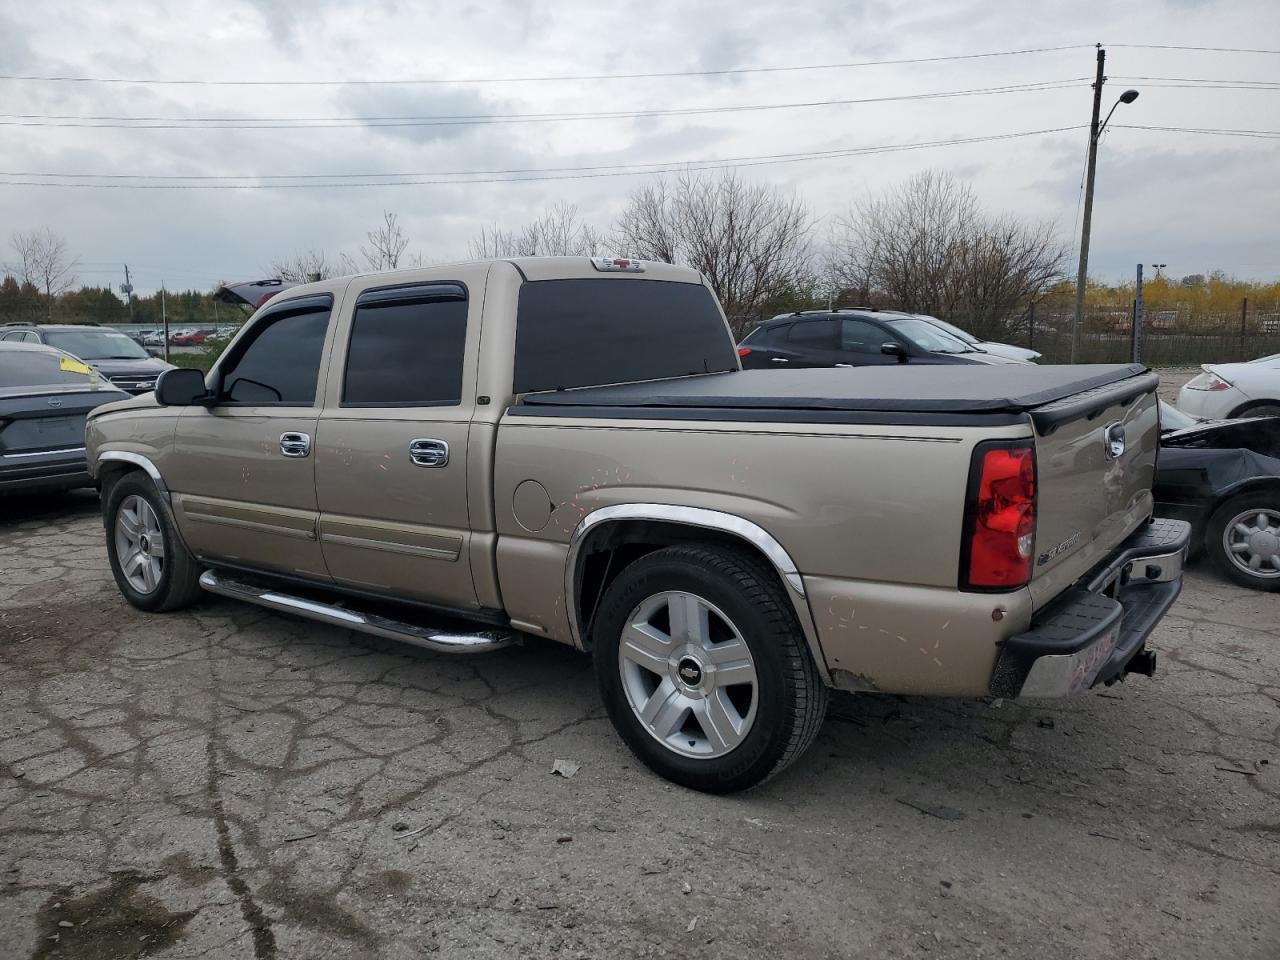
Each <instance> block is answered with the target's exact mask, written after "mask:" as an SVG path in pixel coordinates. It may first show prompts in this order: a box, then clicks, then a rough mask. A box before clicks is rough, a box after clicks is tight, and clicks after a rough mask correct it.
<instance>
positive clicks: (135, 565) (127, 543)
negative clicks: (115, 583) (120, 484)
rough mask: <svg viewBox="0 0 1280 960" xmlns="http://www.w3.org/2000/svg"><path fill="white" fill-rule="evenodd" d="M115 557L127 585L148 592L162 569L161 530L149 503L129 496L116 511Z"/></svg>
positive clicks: (152, 588)
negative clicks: (127, 582)
mask: <svg viewBox="0 0 1280 960" xmlns="http://www.w3.org/2000/svg"><path fill="white" fill-rule="evenodd" d="M115 536H116V560H117V561H118V562H119V564H120V571H121V572H122V573H123V574H124V578H125V579H126V580H127V581H129V586H131V587H133V589H134V590H137V591H138V593H151V592H152V591H153V590H155V589H156V588H157V587H159V586H160V576H161V574H162V573H163V572H164V533H163V532H162V531H161V529H160V519H159V517H157V516H156V512H155V511H154V510H152V509H151V504H149V503H147V501H146V500H144V499H143V498H142V497H139V496H137V495H132V496H128V497H125V498H124V499H123V500H122V501H120V506H119V508H117V510H116V531H115Z"/></svg>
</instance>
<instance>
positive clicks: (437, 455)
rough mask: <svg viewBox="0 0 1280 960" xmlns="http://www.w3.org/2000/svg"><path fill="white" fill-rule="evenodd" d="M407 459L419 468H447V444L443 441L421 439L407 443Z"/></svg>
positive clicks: (427, 438)
mask: <svg viewBox="0 0 1280 960" xmlns="http://www.w3.org/2000/svg"><path fill="white" fill-rule="evenodd" d="M409 459H410V460H412V461H413V462H414V463H415V464H416V465H417V466H419V467H447V466H448V465H449V444H448V443H447V442H446V441H444V440H432V439H431V438H429V437H423V438H420V439H418V440H410V441H409Z"/></svg>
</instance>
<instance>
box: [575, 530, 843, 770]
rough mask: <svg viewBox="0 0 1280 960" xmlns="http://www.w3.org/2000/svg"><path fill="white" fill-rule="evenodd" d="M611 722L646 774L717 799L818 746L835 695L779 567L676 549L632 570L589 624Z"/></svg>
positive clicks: (729, 554) (721, 552)
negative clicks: (813, 654) (776, 571)
mask: <svg viewBox="0 0 1280 960" xmlns="http://www.w3.org/2000/svg"><path fill="white" fill-rule="evenodd" d="M592 639H593V644H594V659H595V672H596V682H597V685H598V686H599V689H600V694H601V697H602V698H603V700H604V704H605V708H606V709H607V710H608V712H609V718H610V719H611V720H612V721H613V725H614V728H615V729H616V730H617V731H618V733H619V735H620V736H621V737H622V739H623V740H624V741H626V744H627V746H628V747H630V748H631V750H632V752H633V753H635V755H636V756H637V757H638V758H639V759H640V760H641V761H642V762H643V763H645V765H647V766H648V767H649V768H650V769H652V770H653V771H655V772H656V773H658V774H660V775H661V776H663V777H666V778H667V779H668V780H672V781H674V782H676V783H679V784H682V785H683V786H686V787H691V788H693V789H695V790H703V791H706V792H709V793H730V792H733V791H735V790H744V789H746V788H748V787H752V786H755V785H756V784H758V783H761V782H763V781H764V780H767V779H768V778H769V777H772V776H774V775H775V774H777V773H780V772H781V771H782V770H784V769H785V768H786V767H787V766H789V765H790V764H791V763H793V762H794V761H795V760H796V759H797V758H798V757H799V756H800V755H801V754H802V753H804V751H805V750H806V749H807V748H808V746H809V744H810V743H812V742H813V739H814V737H815V736H816V735H817V732H818V729H819V727H820V726H821V725H822V718H823V716H824V715H825V713H826V707H827V689H826V687H825V686H824V685H823V683H822V679H821V677H819V675H818V670H817V667H816V665H815V664H814V662H813V658H812V657H811V656H810V654H809V650H808V647H807V646H806V644H805V640H804V637H803V634H802V632H801V630H800V625H799V623H798V622H797V621H796V617H795V612H794V611H793V609H792V608H791V604H790V601H789V600H788V599H787V596H786V594H785V593H784V592H783V589H782V586H781V584H780V583H779V582H778V579H777V577H776V575H775V574H774V572H773V571H772V570H771V569H769V568H767V567H766V566H764V565H763V564H761V563H760V562H758V561H756V560H755V559H754V558H752V557H750V556H748V555H746V554H743V553H738V552H735V551H731V550H725V549H712V548H705V547H695V546H678V547H669V548H666V549H663V550H658V551H656V552H654V553H651V554H648V555H647V556H645V557H643V558H641V559H640V560H637V561H636V562H635V563H633V564H631V565H630V566H628V567H627V568H626V569H624V570H623V571H622V572H621V573H620V574H619V575H618V576H617V578H616V579H615V580H614V581H613V582H612V583H611V584H610V585H609V588H608V590H606V591H605V595H604V597H603V599H602V600H601V603H600V606H599V609H598V610H597V613H596V617H595V623H594V625H593V628H592Z"/></svg>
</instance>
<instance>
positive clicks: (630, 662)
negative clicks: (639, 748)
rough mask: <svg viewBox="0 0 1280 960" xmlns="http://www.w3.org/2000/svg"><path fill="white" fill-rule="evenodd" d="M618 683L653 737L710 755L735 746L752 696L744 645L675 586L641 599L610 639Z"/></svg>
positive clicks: (750, 715)
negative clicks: (617, 638)
mask: <svg viewBox="0 0 1280 960" xmlns="http://www.w3.org/2000/svg"><path fill="white" fill-rule="evenodd" d="M618 669H619V672H620V673H621V675H622V688H623V690H624V691H625V692H626V695H627V702H628V703H629V704H630V705H631V709H632V711H633V712H634V713H635V715H636V719H638V720H639V721H640V724H641V726H643V727H644V728H645V729H646V730H647V731H648V732H649V735H650V736H652V737H653V738H654V739H655V740H657V741H658V742H659V743H661V744H662V745H663V746H665V747H667V748H668V749H669V750H673V751H674V752H676V753H679V754H682V755H684V756H686V757H697V758H699V759H710V758H713V757H721V756H724V755H725V754H727V753H729V752H730V751H731V750H733V749H734V748H735V747H737V746H738V745H739V744H741V743H742V741H743V740H744V739H745V738H746V736H747V734H748V733H750V731H751V726H752V724H753V723H754V721H755V717H756V704H757V701H758V699H759V695H758V691H757V683H756V665H755V660H754V658H753V657H752V656H751V650H750V648H749V647H748V646H747V643H746V641H745V640H743V638H742V634H741V633H740V632H739V631H738V628H737V627H735V626H734V625H733V623H732V621H730V620H729V618H728V617H726V616H725V615H724V613H722V612H721V611H720V610H719V609H717V608H716V607H715V606H713V605H712V604H711V603H709V602H707V601H706V600H704V599H702V598H701V597H698V596H695V595H694V594H692V593H683V592H679V591H675V590H670V591H666V592H664V593H656V594H654V595H653V596H651V597H648V598H647V599H645V600H643V601H642V602H641V603H640V604H639V605H638V606H636V608H635V609H634V610H632V611H631V614H630V615H629V616H628V617H627V622H626V626H624V627H623V630H622V641H621V643H619V644H618Z"/></svg>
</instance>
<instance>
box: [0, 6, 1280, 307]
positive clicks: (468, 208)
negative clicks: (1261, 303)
mask: <svg viewBox="0 0 1280 960" xmlns="http://www.w3.org/2000/svg"><path fill="white" fill-rule="evenodd" d="M1162 9H1163V10H1164V11H1165V12H1166V14H1167V15H1157V14H1158V13H1159V11H1160V10H1162ZM67 24H75V29H74V30H70V29H67V28H66V25H67ZM1082 24H1083V25H1086V26H1084V27H1082V26H1081V25H1082ZM1082 30H1087V34H1083V33H1082ZM1278 32H1280V8H1278V7H1277V5H1276V4H1275V3H1274V2H1271V0H1249V2H1239V3H1236V2H1232V3H1227V2H1226V0H1206V2H1204V3H1183V2H1178V0H1169V3H1168V4H1167V5H1166V6H1165V7H1163V8H1161V7H1157V8H1156V14H1153V9H1152V7H1151V5H1150V3H1148V2H1146V0H1081V2H1080V3H1078V4H1073V5H1071V6H1069V7H1067V6H1063V5H1061V4H1058V3H1052V2H1047V0H1046V2H1013V0H1009V2H996V0H920V2H918V3H916V4H911V5H904V4H894V3H888V2H884V0H865V2H857V0H812V2H810V3H806V4H802V5H797V4H793V3H783V2H780V0H762V2H760V3H755V4H749V5H743V4H741V3H740V2H730V0H708V2H706V3H699V4H688V3H687V2H681V0H652V2H651V3H649V4H646V5H645V6H644V7H642V8H640V7H636V6H635V5H634V4H629V3H623V2H621V0H596V2H591V3H581V4H579V3H571V2H564V3H561V4H557V5H556V6H554V7H551V8H539V7H537V6H535V5H533V4H529V3H527V2H523V0H494V2H488V3H478V2H477V3H463V4H459V5H453V6H448V7H441V6H438V5H422V4H412V3H404V2H399V0H373V2H369V3H363V4H361V5H360V7H359V8H358V9H357V8H353V7H351V6H350V5H348V4H339V3H336V2H330V0H291V2H287V3H286V2H274V0H216V2H215V0H193V2H192V3H190V4H181V5H169V6H168V7H162V8H155V7H153V6H150V5H143V4H142V3H140V2H139V0H118V2H116V3H112V4H93V3H89V2H88V0H65V2H63V3H60V4H59V6H58V9H57V15H56V16H49V15H48V11H45V10H43V9H42V8H39V7H37V6H36V5H32V4H28V5H10V6H9V7H6V9H5V11H4V13H3V14H0V63H3V64H4V66H5V68H6V70H7V71H8V72H39V73H58V74H77V75H99V76H144V77H146V76H150V77H173V78H181V77H197V78H226V79H252V78H277V79H317V78H333V77H346V78H357V77H358V78H383V79H389V78H401V77H459V76H466V77H495V76H511V75H562V74H581V73H636V72H651V71H662V70H691V69H718V70H719V69H734V68H739V67H743V66H757V65H786V64H796V63H832V62H842V61H848V60H863V59H872V58H890V57H892V58H897V57H929V56H939V55H946V54H954V53H966V52H979V51H990V50H1000V49H1012V48H1022V47H1032V46H1058V45H1060V44H1066V43H1089V42H1091V41H1092V40H1093V39H1095V38H1096V37H1104V38H1107V39H1109V40H1112V41H1116V42H1118V41H1121V40H1126V39H1127V40H1135V41H1137V42H1143V43H1175V44H1176V43H1183V44H1199V45H1209V46H1212V45H1223V46H1232V45H1235V44H1237V43H1240V42H1241V39H1240V38H1242V37H1262V36H1269V35H1276V34H1277V33H1278ZM1244 45H1246V46H1248V45H1253V44H1252V43H1245V44H1244ZM1110 53H1111V56H1110V59H1109V61H1108V72H1109V73H1110V74H1111V75H1113V77H1115V78H1116V79H1114V80H1113V83H1112V85H1109V86H1108V92H1110V91H1111V90H1112V88H1113V86H1114V87H1120V84H1122V83H1123V84H1128V83H1130V82H1131V81H1127V80H1123V79H1120V78H1122V77H1125V76H1135V75H1148V76H1204V77H1242V78H1247V77H1254V76H1256V77H1258V78H1262V79H1265V78H1267V77H1268V76H1269V74H1268V72H1267V71H1268V70H1270V69H1271V68H1272V66H1273V65H1272V64H1271V62H1270V60H1267V59H1265V58H1259V57H1252V58H1251V57H1249V56H1245V55H1239V56H1232V55H1228V54H1208V53H1204V54H1194V53H1185V52H1183V53H1179V52H1172V51H1151V50H1137V49H1124V48H1120V47H1113V48H1112V49H1111V51H1110ZM1092 58H1093V52H1092V50H1091V49H1087V48H1086V49H1080V50H1070V51H1062V52H1057V53H1044V54H1039V55H1035V56H1027V57H1008V58H1000V59H990V60H974V61H959V62H949V63H936V64H917V65H912V66H901V67H873V68H864V69H856V70H831V71H816V72H798V73H773V74H744V75H729V76H724V77H719V78H697V77H680V78H669V79H647V80H629V81H623V82H608V81H594V82H574V83H525V84H484V85H476V84H467V85H461V86H436V85H423V86H345V87H344V86H303V87H218V86H145V85H120V84H112V85H94V84H37V83H21V84H19V83H12V82H11V83H0V94H3V102H4V103H5V105H6V106H8V107H9V110H8V111H7V112H10V113H36V114H77V115H145V116H179V117H181V116H354V115H393V114H395V115H398V114H444V113H513V112H552V111H591V110H606V109H610V108H616V107H618V106H619V105H626V106H627V107H630V108H636V109H644V108H648V107H662V106H672V107H686V106H688V107H701V106H716V105H727V104H748V103H769V102H787V101H800V100H814V99H833V98H848V97H874V96H885V95H892V94H897V93H911V92H922V91H930V90H943V89H955V88H966V87H981V86H992V85H996V84H1000V83H1012V82H1025V81H1032V80H1050V79H1061V78H1067V77H1080V76H1085V75H1088V74H1090V73H1091V72H1092ZM1089 96H1090V94H1089V90H1088V88H1087V84H1083V83H1082V84H1079V85H1078V86H1077V87H1076V88H1074V89H1070V90H1061V91H1052V92H1049V93H1043V94H1011V95H1007V96H991V97H974V98H963V99H953V100H945V101H912V102H899V103H886V104H879V105H876V104H867V105H861V106H845V107H827V108H813V109H806V110H790V111H770V112H762V113H738V114H733V113H730V114H720V115H716V114H709V115H703V116H696V117H686V118H655V119H647V120H643V121H630V120H619V121H605V122H596V121H591V122H573V123H557V124H543V123H538V124H511V125H490V126H479V127H435V128H398V129H385V128H384V129H364V128H349V129H339V130H305V131H294V130H255V131H247V130H219V131H209V130H172V131H158V130H157V131H142V130H87V129H75V128H66V129H59V128H51V127H27V128H22V127H13V126H0V157H3V158H4V159H3V161H0V163H2V164H3V166H4V167H5V169H6V170H9V171H17V172H37V173H38V172H64V173H83V172H97V173H118V174H139V173H149V174H186V175H230V174H299V173H351V172H409V171H431V170H492V169H501V168H511V167H563V166H577V165H592V164H609V163H626V162H634V161H662V162H670V161H680V160H688V159H701V158H713V157H735V156H751V155H761V154H775V153H789V152H798V151H807V150H822V149H834V148H839V147H848V146H866V145H876V144H891V143H910V142H914V141H921V140H934V139H943V138H949V137H971V136H979V135H983V134H991V133H1003V132H1011V131H1016V130H1029V129H1037V128H1042V127H1056V126H1067V125H1072V124H1079V123H1083V122H1085V121H1086V120H1087V118H1088V109H1089ZM1274 96H1275V95H1274V93H1258V92H1240V91H1210V90H1204V91H1201V90H1186V89H1174V88H1158V87H1154V86H1148V87H1147V88H1145V89H1144V90H1143V94H1142V97H1141V99H1140V100H1139V102H1138V103H1137V104H1135V105H1134V106H1132V107H1128V108H1125V110H1124V112H1123V114H1118V115H1117V121H1115V122H1120V119H1119V118H1120V117H1121V116H1123V117H1124V122H1129V123H1144V124H1159V125H1175V126H1178V125H1183V126H1193V125H1202V126H1220V127H1262V128H1268V129H1269V128H1270V127H1271V126H1272V122H1271V119H1270V118H1271V116H1272V114H1273V113H1274V110H1273V103H1272V98H1274ZM1084 137H1085V134H1084V133H1083V131H1074V132H1070V133H1064V134H1059V135H1054V136H1049V137H1042V138H1039V139H1028V140H1018V141H1000V142H991V143H983V144H974V145H971V146H960V147H946V148H937V149H934V150H927V151H919V152H912V153H900V154H887V155H882V156H864V157H853V158H841V159H833V160H825V161H821V162H812V163H795V164H780V165H769V166H759V167H751V168H746V169H744V170H743V175H744V176H748V177H750V178H752V179H754V180H757V181H761V182H769V183H774V184H778V185H779V186H781V187H783V188H784V189H788V190H792V191H794V192H796V193H797V194H798V195H800V196H802V197H804V198H805V199H806V200H807V201H808V202H809V204H810V205H811V206H812V208H813V209H814V211H815V213H817V214H819V215H820V216H822V215H826V214H829V213H833V212H838V211H841V210H844V209H846V208H847V207H848V205H849V203H850V202H851V201H852V200H853V199H855V198H857V197H859V196H862V195H864V194H866V193H868V192H875V191H878V190H882V189H885V188H886V187H888V186H891V185H893V184H894V183H896V182H897V181H898V180H900V179H901V178H903V177H905V176H909V175H910V174H912V173H914V172H916V171H918V170H920V169H923V168H926V167H930V166H937V167H943V168H945V169H949V170H952V171H953V172H956V173H957V174H959V175H962V176H965V177H966V178H968V179H970V180H972V182H973V183H974V185H975V188H976V189H977V190H978V192H979V194H980V195H981V196H982V197H983V198H984V200H985V201H986V202H987V203H988V204H990V206H992V207H993V208H995V209H1000V210H1008V211H1012V212H1016V213H1021V214H1024V215H1026V216H1028V217H1031V218H1034V219H1037V220H1039V219H1046V218H1051V219H1056V220H1057V222H1058V223H1059V224H1061V225H1062V228H1063V230H1064V233H1069V231H1070V229H1071V223H1072V216H1073V213H1074V211H1075V208H1076V203H1077V198H1078V195H1079V192H1078V183H1079V175H1080V164H1081V161H1082V155H1083V148H1084ZM1278 152H1280V151H1277V148H1276V145H1275V144H1274V143H1273V142H1270V141H1262V140H1214V139H1211V138H1197V137H1192V136H1189V135H1177V134H1161V133H1149V132H1140V131H1124V130H1120V129H1116V130H1115V131H1113V133H1112V134H1111V135H1110V136H1109V137H1108V139H1107V140H1106V141H1105V142H1104V144H1103V152H1102V154H1101V157H1100V161H1099V192H1098V204H1097V212H1096V215H1095V228H1094V254H1093V258H1092V262H1093V265H1094V267H1095V268H1096V270H1097V272H1099V274H1100V275H1107V276H1119V275H1127V272H1128V271H1129V270H1131V269H1132V263H1134V262H1136V260H1137V259H1149V258H1151V257H1160V258H1162V262H1163V261H1165V260H1167V262H1170V263H1174V262H1175V258H1176V259H1177V260H1178V261H1185V262H1187V263H1192V264H1194V269H1195V270H1205V269H1212V268H1213V267H1214V266H1215V265H1216V266H1222V267H1223V268H1224V269H1228V270H1236V272H1239V273H1241V274H1255V275H1260V276H1280V265H1275V266H1268V265H1267V261H1268V258H1271V259H1275V256H1276V248H1275V242H1274V222H1275V219H1276V214H1277V212H1278V211H1280V196H1277V193H1276V191H1277V186H1276V181H1275V177H1274V169H1275V167H1276V161H1277V159H1278V157H1277V153H1278ZM0 179H4V178H0ZM640 182H642V178H640V177H634V176H628V177H617V178H600V179H577V180H560V181H549V182H533V183H518V184H496V183H495V184H480V183H472V184H450V185H438V186H422V187H406V188H392V187H365V188H353V189H331V190H310V189H308V190H283V189H275V190H263V191H231V190H210V191H204V190H181V191H135V190H115V189H111V190H88V189H70V188H67V189H54V188H35V187H16V186H0V226H3V228H4V230H3V232H4V233H6V234H7V233H8V231H9V230H11V229H24V228H29V227H33V226H40V225H48V226H50V227H51V228H52V229H54V230H57V231H58V232H60V233H62V234H63V235H65V236H66V238H67V240H68V242H69V243H70V244H71V246H72V247H73V248H74V249H75V250H76V251H77V252H79V253H80V254H81V256H83V258H84V259H85V261H86V264H89V263H92V264H94V265H95V266H94V267H93V268H92V269H93V270H104V271H106V270H115V269H116V268H115V267H114V266H112V264H114V263H115V262H116V261H119V260H123V259H128V260H129V261H130V263H131V265H132V264H134V263H137V264H145V265H146V266H145V267H140V268H139V270H138V271H137V272H138V280H137V282H138V284H139V287H140V288H142V289H149V288H150V287H151V286H154V285H156V284H158V282H159V280H160V279H161V278H162V277H163V278H164V279H166V282H168V283H169V284H170V285H171V286H172V285H175V283H176V282H177V281H176V278H179V277H185V278H187V279H188V280H189V282H192V283H198V284H204V283H206V282H212V281H214V280H217V279H220V278H227V277H232V276H247V275H252V273H253V272H254V271H256V270H258V269H260V268H261V267H262V266H263V265H265V264H266V263H268V262H270V260H271V259H272V258H273V257H275V256H280V255H285V254H288V253H291V252H293V251H294V250H297V249H301V248H308V247H318V248H324V249H327V250H331V251H336V250H341V249H346V250H354V249H355V248H356V247H357V246H358V244H359V242H360V240H361V239H362V237H363V234H364V232H365V231H366V230H367V229H368V228H369V227H371V226H372V225H373V224H374V223H375V222H376V220H377V219H378V218H379V217H380V216H381V212H382V211H383V210H384V209H389V210H395V211H397V212H398V213H399V214H400V215H401V217H402V219H403V220H404V222H405V225H406V228H407V230H408V232H409V235H410V237H411V239H412V242H413V245H414V247H415V248H417V249H419V250H420V251H421V252H422V253H423V255H425V256H427V257H429V258H432V259H438V260H445V259H452V258H455V257H457V256H460V255H462V254H464V253H465V251H466V244H467V240H468V238H469V237H470V236H472V235H473V234H474V232H475V231H476V230H477V229H478V227H479V226H480V225H481V224H493V223H495V222H497V223H504V224H511V225H514V224H518V223H520V222H522V221H524V220H527V219H530V218H531V217H533V216H536V215H537V214H538V212H539V210H540V209H542V208H543V207H545V206H546V205H549V204H553V203H556V202H561V201H565V202H571V203H577V204H578V205H579V207H580V208H581V209H582V210H583V211H584V212H585V213H586V214H587V215H588V216H589V217H590V218H591V219H592V220H593V221H594V222H595V223H596V225H597V226H599V227H602V228H607V227H608V226H609V223H610V222H611V220H612V219H613V217H614V216H615V215H616V213H617V211H618V210H619V209H620V207H621V205H622V204H623V203H624V202H625V199H626V196H627V193H628V192H629V191H630V190H631V189H633V188H634V187H635V186H636V185H637V184H638V183H640ZM5 256H7V252H4V253H3V254H0V259H3V258H4V257H5ZM1215 260H1217V261H1219V262H1216V263H1215ZM1228 261H1231V262H1228ZM1233 263H1239V264H1241V266H1240V267H1239V269H1237V268H1236V267H1234V266H1233ZM1257 264H1260V266H1255V265H1257ZM1246 265H1248V266H1246ZM1185 272H1192V271H1191V270H1187V271H1185ZM107 277H108V274H106V273H102V274H89V273H86V274H85V276H84V279H86V280H95V279H105V278H107Z"/></svg>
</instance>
